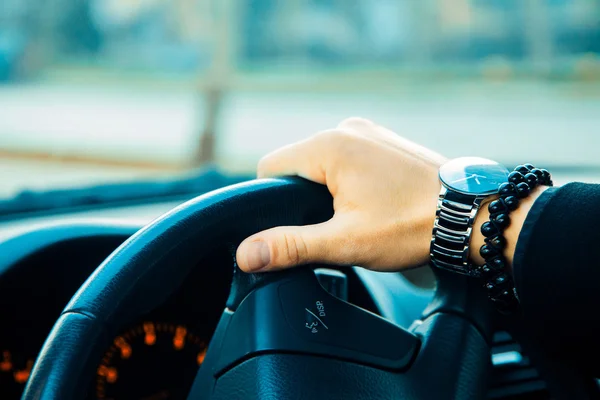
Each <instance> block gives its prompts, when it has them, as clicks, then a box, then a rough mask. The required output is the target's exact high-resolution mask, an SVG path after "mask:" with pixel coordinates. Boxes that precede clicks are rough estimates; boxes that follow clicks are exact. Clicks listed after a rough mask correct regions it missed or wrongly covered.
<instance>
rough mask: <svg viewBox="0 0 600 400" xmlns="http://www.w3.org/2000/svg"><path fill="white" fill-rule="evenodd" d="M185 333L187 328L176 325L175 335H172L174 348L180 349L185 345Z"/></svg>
mask: <svg viewBox="0 0 600 400" xmlns="http://www.w3.org/2000/svg"><path fill="white" fill-rule="evenodd" d="M185 335H187V329H185V327H184V326H178V327H177V329H175V335H174V336H173V347H174V348H175V350H181V349H183V347H184V346H185Z"/></svg>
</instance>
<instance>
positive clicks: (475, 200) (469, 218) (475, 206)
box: [430, 187, 482, 276]
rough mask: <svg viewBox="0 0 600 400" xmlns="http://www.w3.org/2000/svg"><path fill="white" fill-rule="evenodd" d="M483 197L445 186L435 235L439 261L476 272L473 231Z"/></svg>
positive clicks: (444, 266)
mask: <svg viewBox="0 0 600 400" xmlns="http://www.w3.org/2000/svg"><path fill="white" fill-rule="evenodd" d="M481 201H482V198H480V197H477V196H469V195H463V194H460V193H457V192H454V191H449V190H447V189H446V188H445V187H443V188H442V190H441V192H440V196H439V198H438V206H437V211H436V218H435V222H434V226H433V233H432V238H431V247H430V256H431V259H432V261H433V262H434V263H435V265H436V266H437V267H439V268H442V269H447V270H451V271H454V272H458V273H461V274H465V275H471V276H474V275H476V272H475V269H474V268H473V267H472V266H471V263H470V262H469V260H468V257H469V245H470V239H471V232H472V229H473V223H474V221H475V216H476V215H477V211H478V210H479V206H480V205H481Z"/></svg>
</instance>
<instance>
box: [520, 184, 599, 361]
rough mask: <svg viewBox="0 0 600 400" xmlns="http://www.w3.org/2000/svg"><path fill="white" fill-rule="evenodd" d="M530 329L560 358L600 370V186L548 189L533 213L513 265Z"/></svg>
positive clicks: (532, 210)
mask: <svg viewBox="0 0 600 400" xmlns="http://www.w3.org/2000/svg"><path fill="white" fill-rule="evenodd" d="M513 264H514V265H513V273H514V278H515V285H516V289H517V293H518V295H519V298H520V300H521V306H522V310H521V311H522V315H523V319H524V321H526V322H525V323H526V325H527V327H528V329H530V331H531V332H532V333H533V335H535V336H536V338H537V339H538V340H539V341H540V342H541V343H542V345H543V346H544V347H546V348H547V350H549V351H550V352H551V353H552V354H553V355H554V356H556V357H560V358H565V359H569V360H572V361H574V362H576V363H577V364H578V365H580V366H585V367H586V368H591V369H593V370H594V371H595V372H596V373H597V371H598V370H599V368H598V367H599V365H600V185H593V184H583V183H570V184H568V185H565V186H563V187H560V188H551V189H548V190H546V191H545V192H544V193H543V194H542V195H541V196H540V197H539V198H538V199H537V200H536V202H535V204H534V206H533V207H532V209H531V210H530V212H529V214H528V216H527V218H526V221H525V223H524V225H523V229H522V230H521V234H520V236H519V239H518V242H517V249H516V252H515V258H514V263H513Z"/></svg>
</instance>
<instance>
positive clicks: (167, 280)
mask: <svg viewBox="0 0 600 400" xmlns="http://www.w3.org/2000/svg"><path fill="white" fill-rule="evenodd" d="M332 215H333V202H332V198H331V195H330V194H329V192H328V191H327V188H326V187H325V186H322V185H318V184H315V183H312V182H308V181H306V180H304V179H300V178H277V179H264V180H254V181H250V182H246V183H241V184H237V185H234V186H230V187H226V188H223V189H220V190H217V191H214V192H211V193H208V194H206V195H202V196H200V197H197V198H195V199H193V200H191V201H189V202H186V203H184V204H182V205H180V206H178V207H176V208H175V209H173V210H172V211H170V212H168V213H166V214H164V215H163V216H162V217H160V218H158V219H156V220H155V221H153V222H151V223H150V224H148V225H147V226H146V227H144V228H142V229H141V230H140V231H138V232H137V233H136V234H134V235H133V236H132V237H131V238H129V239H128V240H127V241H125V242H124V243H123V244H122V245H121V246H120V247H119V248H118V249H116V250H115V251H114V252H113V253H112V254H111V255H110V256H109V257H108V258H107V259H106V260H105V261H104V262H103V263H102V264H101V265H100V266H99V267H98V268H97V269H96V271H95V272H94V273H93V274H92V275H91V276H90V277H89V278H88V279H87V280H86V282H85V283H84V284H83V285H82V286H81V288H80V289H79V290H78V291H77V293H76V294H75V295H74V296H73V298H72V299H71V301H70V302H69V304H68V305H67V306H66V307H65V309H64V310H63V312H62V313H61V315H60V317H59V318H58V320H57V321H56V323H55V325H54V327H53V329H52V331H51V332H50V334H49V336H48V338H47V339H46V342H45V343H44V345H43V347H42V349H41V351H40V354H39V356H38V358H37V360H36V362H35V364H34V367H33V369H32V372H31V376H30V379H29V381H28V383H27V385H26V388H25V391H24V394H23V399H26V400H29V399H61V400H72V399H78V398H81V397H82V396H83V394H84V393H85V391H86V390H87V383H88V382H89V380H88V379H89V378H91V376H92V375H93V371H94V369H95V368H96V366H97V364H98V362H99V361H100V359H101V355H102V352H103V351H104V349H105V346H106V345H107V344H108V340H110V339H111V338H112V337H113V336H114V334H116V332H117V330H118V329H120V328H121V327H122V326H124V325H125V324H126V323H128V322H129V321H131V320H133V319H135V318H137V317H139V316H141V315H143V314H144V313H146V312H148V311H150V310H151V309H153V308H155V307H156V306H158V305H160V304H161V303H162V302H163V301H164V300H165V299H166V298H167V297H168V296H169V295H170V294H171V293H172V292H173V291H174V290H176V289H177V288H178V287H179V286H180V284H181V283H182V282H183V280H184V279H185V277H186V276H187V274H188V273H189V272H190V271H191V269H192V268H194V267H195V266H197V262H198V261H199V260H200V259H202V258H203V257H205V256H206V255H208V254H209V253H210V252H211V251H213V249H214V247H215V245H217V244H219V245H222V244H223V243H228V244H230V245H231V246H235V245H237V244H238V243H239V242H240V241H241V240H243V239H244V238H245V237H247V236H248V235H250V234H252V233H255V232H257V231H260V230H263V229H266V228H270V227H273V226H277V225H302V224H313V223H318V222H323V221H326V220H328V219H329V218H331V216H332ZM174 266H175V267H174ZM467 279H468V278H465V277H460V276H454V275H447V274H444V273H441V275H439V276H438V295H437V296H436V299H435V300H434V301H433V302H432V303H431V304H430V306H429V307H428V309H427V310H426V313H425V316H427V315H433V314H436V313H446V314H447V315H452V314H457V315H458V314H460V320H461V321H463V322H461V324H464V323H465V322H464V321H467V324H468V325H469V326H474V327H475V328H476V329H470V328H469V329H470V331H473V332H474V333H469V335H471V336H473V335H475V337H476V346H475V347H477V349H472V350H470V351H472V352H474V353H476V354H477V357H475V358H474V359H475V360H476V361H475V363H474V364H475V366H476V368H480V367H481V365H480V364H482V363H485V357H488V358H489V353H488V354H485V355H484V357H482V355H481V354H480V353H482V352H484V351H485V349H487V344H486V340H488V339H479V337H481V338H484V337H485V336H486V335H487V334H488V332H487V331H488V327H489V324H488V323H486V322H485V321H486V318H485V317H484V315H485V311H487V309H485V307H483V308H482V306H480V305H477V306H473V304H474V302H473V301H472V300H471V299H472V298H473V296H480V294H474V291H473V287H474V286H473V285H472V284H470V283H468V282H467ZM475 291H477V290H475ZM478 298H479V299H480V298H481V297H478ZM479 303H481V302H479ZM484 309H485V310H484ZM430 325H435V324H430ZM470 331H469V332H470ZM434 342H435V340H434ZM425 343H427V342H425ZM426 357H430V356H428V355H427V354H426ZM449 357H450V358H452V357H453V356H449ZM458 362H460V361H458ZM482 365H483V364H482ZM478 377H479V375H478ZM478 377H476V378H469V384H473V385H474V386H478V387H481V386H482V383H481V382H480V381H481V379H479V378H478ZM459 389H460V388H459ZM461 390H462V389H461ZM480 391H481V390H480V389H477V390H476V392H480ZM463 392H464V390H463ZM467 392H468V393H471V392H469V391H467ZM467 392H465V393H467Z"/></svg>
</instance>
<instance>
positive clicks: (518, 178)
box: [508, 171, 525, 185]
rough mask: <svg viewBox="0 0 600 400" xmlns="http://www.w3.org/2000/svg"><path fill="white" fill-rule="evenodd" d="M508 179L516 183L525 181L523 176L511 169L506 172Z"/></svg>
mask: <svg viewBox="0 0 600 400" xmlns="http://www.w3.org/2000/svg"><path fill="white" fill-rule="evenodd" d="M508 181H509V182H512V183H514V184H515V185H517V184H519V183H521V182H525V176H524V175H523V174H522V173H520V172H518V171H513V172H511V173H510V174H508Z"/></svg>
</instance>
